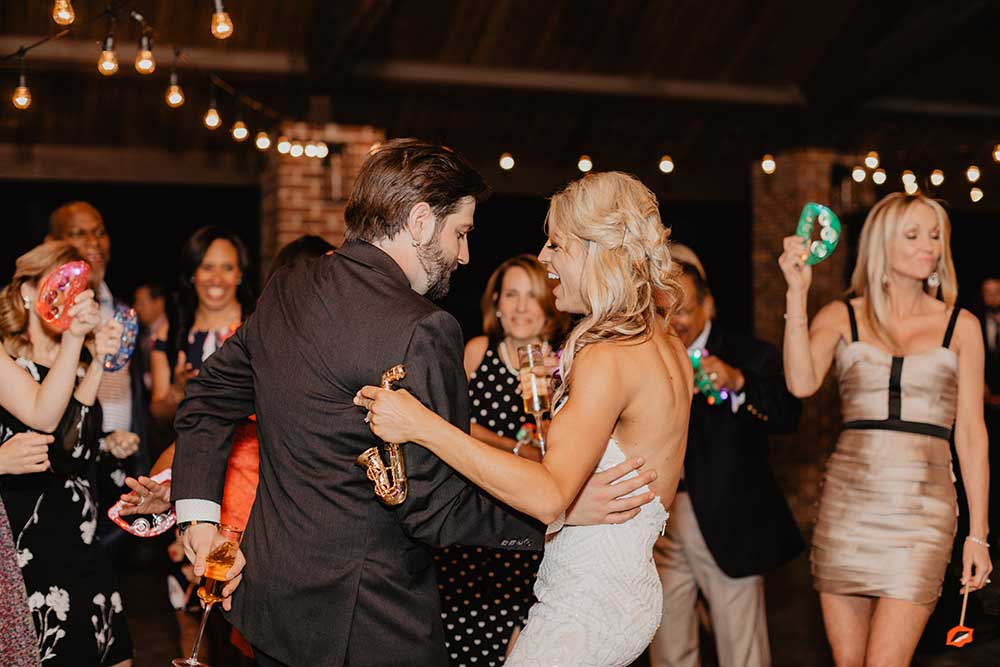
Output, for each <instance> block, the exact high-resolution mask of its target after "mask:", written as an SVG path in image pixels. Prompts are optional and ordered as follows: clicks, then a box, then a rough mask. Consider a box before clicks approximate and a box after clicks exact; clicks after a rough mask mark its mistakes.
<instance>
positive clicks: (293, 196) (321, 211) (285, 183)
mask: <svg viewBox="0 0 1000 667" xmlns="http://www.w3.org/2000/svg"><path fill="white" fill-rule="evenodd" d="M279 134H281V135H283V136H285V137H287V138H288V139H289V140H290V141H293V142H300V143H302V144H303V145H305V144H306V143H308V142H319V141H322V142H325V143H326V144H327V146H328V147H329V149H330V154H329V156H327V157H326V158H323V159H318V158H310V157H306V156H304V155H303V156H301V157H292V156H291V155H290V154H285V155H281V154H279V153H278V152H277V151H276V150H271V151H269V152H268V155H269V159H268V164H267V167H266V168H265V169H264V171H263V173H262V174H261V179H260V191H261V197H260V201H261V204H260V205H261V216H260V246H261V247H260V251H261V267H263V271H262V272H261V274H262V279H264V278H266V277H267V274H268V269H267V267H269V266H270V264H271V260H272V259H273V258H274V256H275V254H277V252H278V250H279V249H280V248H281V247H282V246H284V245H285V244H286V243H288V242H289V241H294V240H295V239H297V238H298V237H300V236H302V235H303V234H316V235H317V236H322V237H323V238H324V239H326V240H327V241H329V242H330V243H333V244H335V245H338V246H339V245H340V244H341V243H343V241H344V207H345V205H346V204H347V198H348V196H349V195H350V192H351V188H353V187H354V179H355V178H356V177H357V174H358V170H359V169H360V168H361V163H362V162H364V160H365V158H366V157H367V156H368V152H369V151H370V150H371V147H372V145H373V144H376V143H380V142H382V141H385V133H384V132H383V131H382V130H380V129H377V128H374V127H370V126H354V125H336V124H333V123H325V124H311V123H288V124H286V125H284V126H282V128H281V131H280V133H279Z"/></svg>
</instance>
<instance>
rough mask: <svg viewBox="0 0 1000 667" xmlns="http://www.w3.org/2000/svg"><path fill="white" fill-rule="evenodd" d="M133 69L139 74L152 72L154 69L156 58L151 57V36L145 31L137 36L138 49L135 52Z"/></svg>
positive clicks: (144, 29)
mask: <svg viewBox="0 0 1000 667" xmlns="http://www.w3.org/2000/svg"><path fill="white" fill-rule="evenodd" d="M135 71H136V72H138V73H139V74H152V73H153V72H154V71H156V60H155V59H154V58H153V38H152V36H151V35H149V33H147V32H146V27H145V24H144V25H143V33H142V35H140V36H139V51H138V52H137V53H136V54H135Z"/></svg>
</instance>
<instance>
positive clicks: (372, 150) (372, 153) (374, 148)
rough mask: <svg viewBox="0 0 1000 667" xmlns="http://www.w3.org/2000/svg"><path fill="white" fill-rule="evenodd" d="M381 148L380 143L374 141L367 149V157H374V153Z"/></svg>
mask: <svg viewBox="0 0 1000 667" xmlns="http://www.w3.org/2000/svg"><path fill="white" fill-rule="evenodd" d="M381 147H382V144H381V143H380V142H378V141H376V142H375V143H374V144H372V147H371V148H369V149H368V154H369V155H374V154H375V151H377V150H378V149H379V148H381Z"/></svg>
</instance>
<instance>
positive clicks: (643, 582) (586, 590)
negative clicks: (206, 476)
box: [355, 172, 693, 667]
mask: <svg viewBox="0 0 1000 667" xmlns="http://www.w3.org/2000/svg"><path fill="white" fill-rule="evenodd" d="M546 224H547V228H548V236H549V241H548V243H547V244H546V245H545V247H544V248H543V249H542V252H541V254H540V255H539V257H538V258H539V260H541V262H542V263H543V264H545V265H546V266H547V267H548V269H549V271H550V272H551V274H552V275H553V277H555V278H557V279H558V280H559V285H558V286H557V287H556V288H555V290H554V291H553V294H554V296H555V297H556V307H557V308H559V309H560V310H562V311H565V312H571V313H578V314H580V315H583V318H582V319H581V320H580V322H579V324H577V325H576V327H575V328H574V329H573V331H572V332H570V335H569V337H568V338H567V340H566V344H565V346H564V348H563V353H562V356H561V360H560V371H561V376H562V378H563V379H564V381H563V383H562V385H561V386H560V387H559V388H558V389H557V391H556V395H555V397H554V404H556V405H560V407H559V409H558V410H557V412H556V414H555V416H554V417H553V419H552V423H551V426H550V428H549V433H548V439H547V440H548V447H547V451H546V454H545V457H544V460H543V461H542V462H541V463H536V462H534V461H529V460H527V459H522V458H518V457H515V456H511V455H510V453H509V452H502V451H500V450H498V449H495V448H493V447H491V446H489V445H487V444H484V443H481V442H479V441H478V440H475V439H473V438H472V437H471V436H469V435H468V434H467V433H464V432H463V431H461V430H460V429H458V428H456V427H454V426H452V425H451V424H450V423H448V422H447V421H445V420H443V419H441V418H440V417H438V416H437V415H436V414H434V413H433V412H431V411H430V410H428V409H427V408H425V407H424V406H423V405H422V404H421V403H420V402H419V401H417V400H416V399H415V398H413V397H412V395H410V394H409V393H408V392H406V391H405V390H399V391H388V390H383V389H380V388H378V387H365V388H363V389H362V390H361V391H360V392H359V393H358V396H357V398H356V399H355V403H357V404H358V405H360V406H362V407H365V408H367V409H368V410H369V414H368V419H369V422H370V425H371V428H372V430H373V431H374V432H375V434H376V435H378V436H379V437H380V438H382V439H383V440H385V441H387V442H411V443H416V444H418V445H420V446H423V447H426V448H427V449H429V450H431V451H432V452H433V453H434V454H435V455H437V456H439V457H440V458H441V459H443V460H444V461H445V462H446V463H448V464H449V465H451V466H452V467H453V468H455V469H456V470H457V471H458V472H460V473H461V474H462V475H464V476H466V477H467V478H468V479H470V480H471V481H472V482H474V483H475V484H477V485H478V486H480V487H482V488H483V489H484V490H486V491H487V492H489V493H490V494H492V495H493V496H495V497H497V498H498V499H500V500H502V501H503V502H505V503H507V504H508V505H510V506H511V507H513V508H515V509H517V510H520V511H522V512H524V513H526V514H529V515H531V516H533V517H535V518H537V519H539V520H540V521H542V522H544V523H545V524H546V525H548V526H550V532H553V531H554V530H557V529H558V528H559V525H560V524H561V517H562V516H563V515H564V513H565V511H566V510H567V508H568V507H570V505H571V504H572V503H573V501H574V500H575V499H576V497H577V494H578V493H579V492H580V489H581V488H582V487H583V485H584V483H585V482H586V481H587V479H588V478H589V477H590V476H591V475H592V474H593V473H594V472H595V470H598V471H600V470H604V469H606V468H609V467H611V466H613V465H615V464H616V463H619V462H621V461H622V460H624V459H625V457H626V456H628V457H633V456H638V457H642V458H643V459H644V460H645V466H644V467H645V468H646V469H652V470H653V471H654V472H655V473H656V477H655V479H654V481H653V482H652V483H651V484H650V485H649V488H648V489H647V487H642V488H641V489H639V490H637V491H636V492H635V493H644V492H646V491H647V490H652V491H653V492H654V493H655V494H656V498H655V499H654V500H652V501H650V502H648V503H646V504H645V505H643V506H642V509H641V511H640V512H639V514H638V516H636V517H635V518H634V519H632V520H630V521H627V522H625V523H622V524H619V525H598V526H566V527H563V528H562V529H561V530H558V532H556V534H555V536H554V537H553V538H552V539H551V540H550V541H549V542H548V543H547V545H546V548H545V555H544V557H543V559H542V564H541V568H540V570H539V572H538V580H537V583H536V585H535V595H536V596H537V598H538V603H537V604H535V605H534V606H533V607H532V608H531V611H530V612H529V615H528V620H527V623H526V625H525V628H524V630H523V631H522V632H521V633H520V636H519V637H518V638H517V640H516V642H514V646H513V649H512V650H511V653H510V655H509V656H508V658H507V660H506V663H505V664H506V665H508V666H511V667H523V666H527V665H530V666H536V665H537V666H544V667H552V666H555V665H562V666H564V667H569V666H573V667H576V666H579V665H595V666H600V667H604V666H610V665H628V664H629V663H630V662H632V661H633V660H635V658H636V657H638V656H639V654H640V653H642V651H643V649H645V647H646V646H647V645H648V644H649V642H650V640H651V639H652V637H653V633H654V632H655V630H656V628H657V627H658V626H659V623H660V617H661V611H662V609H661V604H662V602H661V601H662V595H661V592H660V581H659V577H658V576H657V573H656V568H655V566H654V564H653V560H652V549H653V543H654V542H655V541H656V538H657V537H658V536H659V534H660V532H661V530H662V528H663V523H664V521H666V519H667V513H666V511H665V509H664V507H668V506H669V505H670V503H671V502H672V501H673V497H674V493H675V492H676V489H677V480H678V478H679V475H680V467H681V463H682V461H683V460H684V446H685V442H686V439H687V423H688V414H689V410H690V405H691V393H692V385H693V382H692V371H691V364H690V362H689V361H688V358H687V353H686V351H685V348H684V346H683V345H682V344H681V343H680V341H679V340H678V338H677V337H676V336H675V335H674V334H673V333H672V331H671V330H670V327H669V319H670V316H671V314H672V312H673V310H674V308H675V305H676V304H678V303H679V302H680V298H679V286H678V283H677V282H676V281H675V280H674V270H673V266H672V263H671V259H670V252H669V249H668V245H667V238H668V236H669V231H668V230H666V229H665V228H664V227H663V224H662V222H661V221H660V215H659V211H658V207H657V202H656V197H655V196H654V195H653V193H652V192H650V191H649V189H647V188H646V187H645V186H643V185H642V183H640V182H639V181H638V180H637V179H635V178H634V177H632V176H628V175H626V174H621V173H618V172H606V173H599V174H589V175H587V176H585V177H584V178H582V179H581V180H579V181H576V182H573V183H571V184H570V185H569V186H567V187H566V189H565V190H563V191H562V192H559V193H558V194H556V195H555V196H553V197H552V201H551V204H550V207H549V212H548V216H547V220H546ZM560 401H561V404H560Z"/></svg>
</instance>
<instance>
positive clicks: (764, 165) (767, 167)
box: [760, 153, 778, 176]
mask: <svg viewBox="0 0 1000 667" xmlns="http://www.w3.org/2000/svg"><path fill="white" fill-rule="evenodd" d="M760 168H761V169H762V170H763V171H764V173H765V174H767V175H768V176H770V175H771V174H773V173H774V171H775V170H776V169H777V168H778V163H777V162H775V161H774V156H773V155H771V154H770V153H767V154H766V155H764V157H763V158H761V161H760Z"/></svg>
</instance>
